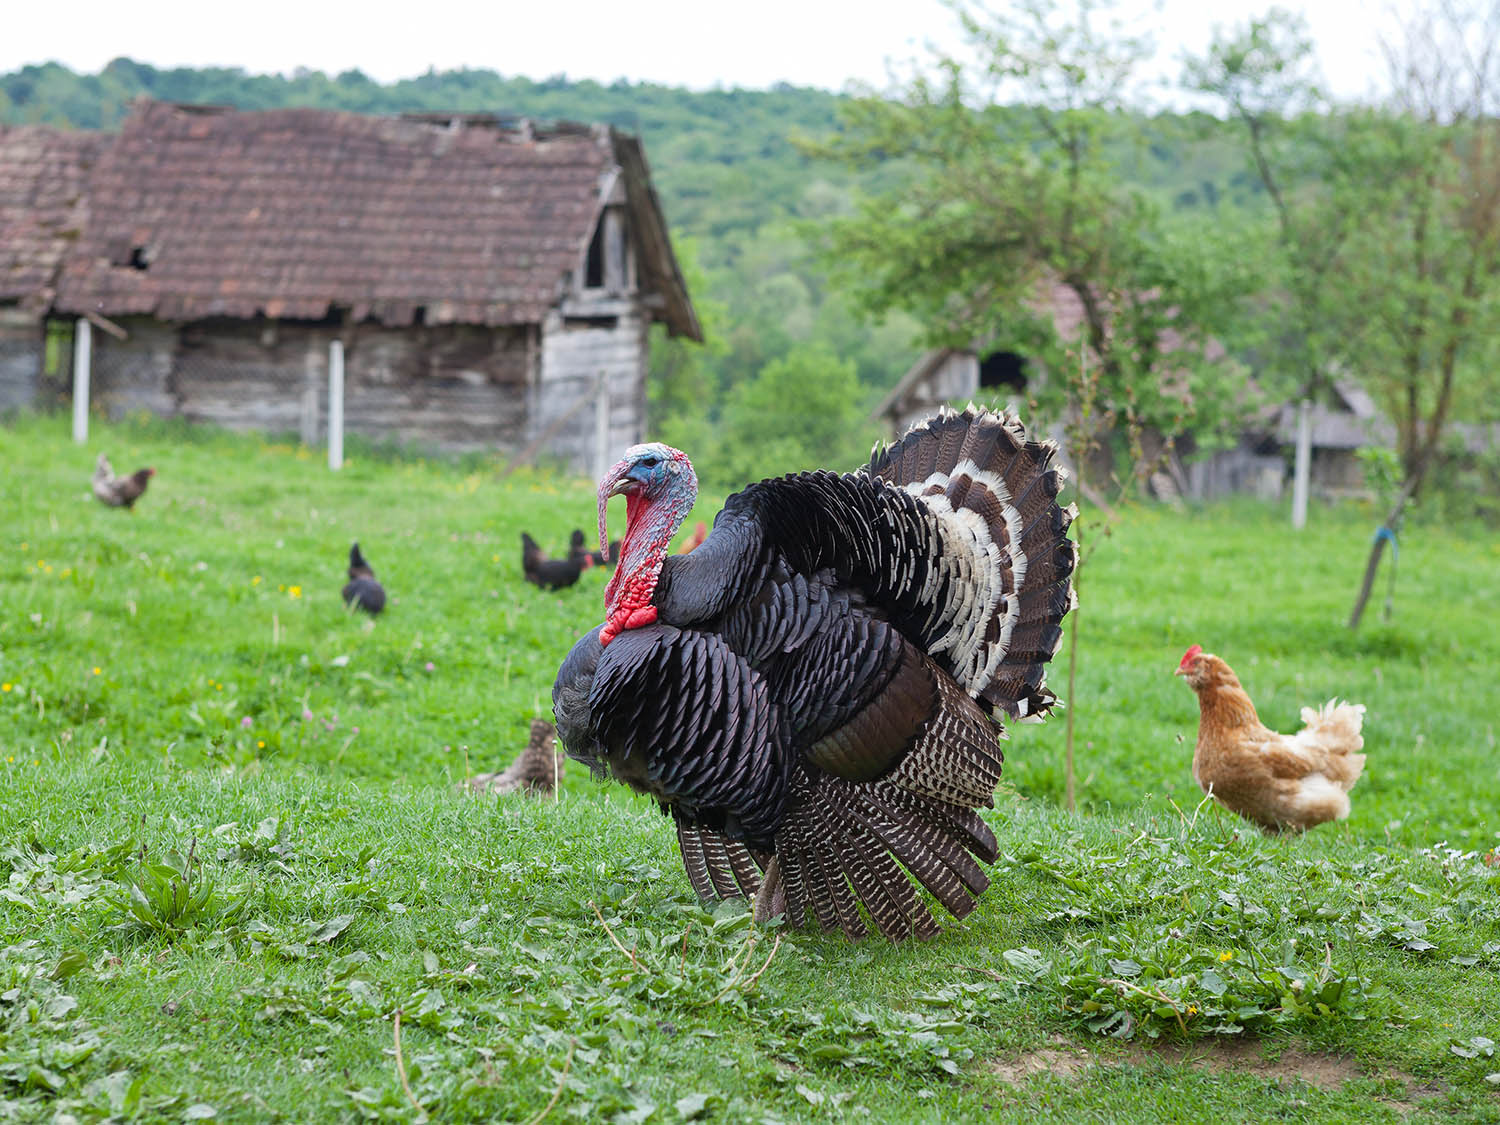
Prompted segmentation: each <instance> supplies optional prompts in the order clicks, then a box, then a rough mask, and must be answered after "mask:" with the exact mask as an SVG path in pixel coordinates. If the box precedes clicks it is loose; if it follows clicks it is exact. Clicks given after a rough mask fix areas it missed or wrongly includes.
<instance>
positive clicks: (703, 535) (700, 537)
mask: <svg viewBox="0 0 1500 1125" xmlns="http://www.w3.org/2000/svg"><path fill="white" fill-rule="evenodd" d="M707 538H708V524H706V523H704V522H703V521H702V520H699V521H698V522H697V523H695V524H693V533H692V534H691V535H689V536H688V537H687V538H686V539H684V540H683V541H682V546H681V547H678V548H677V553H678V554H679V555H691V554H692V553H693V552H694V551H696V550H697V549H698V548H699V547H701V546H703V541H704V540H705V539H707Z"/></svg>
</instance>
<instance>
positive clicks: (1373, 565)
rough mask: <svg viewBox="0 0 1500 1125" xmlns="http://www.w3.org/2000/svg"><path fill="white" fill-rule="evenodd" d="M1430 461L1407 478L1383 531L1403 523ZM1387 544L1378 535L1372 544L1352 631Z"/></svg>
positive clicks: (1383, 525)
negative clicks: (1402, 520) (1405, 511)
mask: <svg viewBox="0 0 1500 1125" xmlns="http://www.w3.org/2000/svg"><path fill="white" fill-rule="evenodd" d="M1429 456H1430V455H1429ZM1428 460H1429V458H1428V457H1424V458H1423V459H1422V461H1421V462H1420V463H1419V464H1418V466H1417V468H1416V471H1414V472H1412V473H1411V474H1409V475H1408V476H1407V478H1406V482H1405V483H1404V484H1403V485H1402V486H1401V494H1400V495H1399V496H1397V497H1396V503H1395V505H1394V506H1393V507H1392V508H1391V511H1390V514H1389V515H1388V516H1386V517H1385V522H1384V523H1383V524H1381V525H1380V527H1381V530H1382V531H1383V530H1385V529H1386V528H1390V529H1392V530H1394V529H1395V528H1396V526H1397V525H1398V524H1399V523H1400V522H1401V513H1402V511H1403V510H1405V508H1406V502H1407V501H1408V500H1410V499H1411V498H1412V496H1413V495H1415V494H1416V491H1417V489H1418V488H1419V487H1420V486H1421V484H1422V477H1423V476H1425V475H1426V472H1427V463H1428ZM1385 543H1386V536H1384V535H1380V534H1377V535H1376V536H1375V542H1374V543H1372V544H1370V557H1369V559H1368V561H1366V563H1365V577H1364V580H1363V581H1362V582H1361V583H1360V584H1359V596H1358V597H1356V598H1355V599H1354V612H1353V613H1351V614H1350V615H1349V628H1351V629H1358V628H1359V620H1360V618H1361V617H1363V616H1364V613H1365V604H1366V603H1367V602H1368V601H1369V600H1370V591H1372V590H1373V589H1374V588H1375V575H1376V573H1377V572H1378V571H1379V570H1380V556H1381V555H1383V554H1385Z"/></svg>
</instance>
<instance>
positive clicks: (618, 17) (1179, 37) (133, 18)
mask: <svg viewBox="0 0 1500 1125" xmlns="http://www.w3.org/2000/svg"><path fill="white" fill-rule="evenodd" d="M1273 2H1275V0H1118V10H1120V11H1121V12H1123V13H1126V14H1128V15H1129V17H1130V18H1129V21H1128V26H1129V27H1130V29H1131V30H1132V31H1140V32H1147V33H1149V34H1151V35H1152V37H1153V38H1154V39H1155V41H1156V43H1157V46H1158V53H1159V57H1160V60H1161V61H1160V62H1159V64H1158V67H1159V73H1161V74H1162V75H1164V76H1167V77H1172V78H1175V77H1176V76H1177V74H1178V72H1179V70H1180V67H1179V65H1178V63H1177V61H1176V60H1177V59H1178V57H1179V56H1180V55H1181V53H1182V52H1183V51H1184V50H1189V51H1198V50H1201V49H1202V47H1203V46H1204V45H1205V44H1206V43H1207V42H1208V39H1209V36H1210V34H1211V32H1212V29H1213V27H1214V25H1215V24H1227V25H1233V24H1238V23H1240V22H1242V21H1243V20H1244V19H1246V18H1247V17H1248V16H1251V15H1257V14H1261V13H1263V12H1264V11H1265V10H1266V9H1268V8H1269V7H1270V6H1271V5H1272V3H1273ZM1418 2H1420V0H1418ZM1001 3H1003V0H991V6H992V7H999V6H1000V4H1001ZM1281 4H1282V6H1283V7H1287V8H1291V9H1293V10H1299V11H1301V12H1303V13H1304V14H1305V15H1306V17H1307V19H1308V21H1309V24H1310V26H1311V29H1312V32H1313V35H1314V37H1315V38H1316V40H1317V43H1318V53H1319V58H1320V61H1321V63H1322V67H1323V72H1324V74H1325V76H1326V79H1327V84H1328V86H1329V88H1330V90H1331V91H1332V92H1333V93H1335V94H1338V95H1343V96H1352V95H1357V94H1362V93H1365V92H1366V91H1367V90H1368V89H1369V88H1370V86H1371V85H1372V83H1373V82H1375V81H1376V80H1378V79H1379V78H1380V77H1382V76H1383V74H1384V68H1383V66H1382V65H1381V63H1380V61H1379V57H1378V52H1377V48H1376V44H1377V37H1376V33H1375V28H1374V23H1375V22H1377V21H1375V20H1373V19H1372V18H1371V17H1370V16H1369V15H1368V14H1367V12H1368V11H1369V9H1370V8H1371V7H1373V5H1371V4H1368V3H1363V2H1361V0H1281ZM3 6H4V7H5V8H7V9H9V10H8V11H6V12H5V15H4V19H3V24H0V71H9V70H13V69H15V68H16V67H18V66H21V65H23V64H26V63H39V62H45V61H51V60H56V61H58V62H61V63H64V64H66V65H68V66H70V67H72V68H73V69H75V70H82V71H97V70H99V69H100V68H101V67H102V66H103V65H104V64H105V63H107V62H108V61H109V60H110V59H112V58H115V57H118V56H121V55H124V56H128V57H130V58H133V59H135V60H137V61H139V62H145V63H150V64H152V65H154V66H158V67H171V66H238V67H243V68H244V69H246V70H248V71H251V72H255V73H266V72H270V73H283V72H289V71H291V70H293V69H295V68H297V67H299V66H303V67H309V68H312V69H316V70H323V71H327V72H328V73H330V74H336V73H338V72H339V71H343V70H348V69H351V68H355V67H357V68H359V69H360V70H363V71H364V72H365V73H366V74H368V75H370V76H371V77H373V78H376V79H378V80H380V81H390V80H392V79H396V78H406V77H412V76H414V75H417V74H420V73H422V72H423V71H425V70H426V69H428V67H436V68H438V69H440V70H442V69H449V68H455V67H463V66H468V67H482V68H487V69H492V70H496V71H499V72H500V73H501V74H504V75H525V76H527V77H530V78H537V79H540V78H547V77H550V76H553V75H557V74H566V75H567V76H568V77H569V78H574V79H578V78H593V79H597V80H599V81H601V82H610V81H613V80H614V79H616V78H622V77H623V78H627V79H630V80H633V81H650V82H657V83H661V84H664V85H672V86H688V87H692V88H695V89H706V88H711V87H715V86H722V87H733V86H743V87H749V88H763V87H766V86H769V85H771V84H772V83H774V82H778V81H786V82H791V83H793V84H795V85H801V86H820V87H824V88H826V89H832V90H839V89H842V88H843V87H844V86H845V85H846V83H847V82H848V81H849V80H850V79H858V80H862V81H864V82H868V83H872V84H874V85H876V86H883V85H884V84H885V79H886V76H887V63H888V61H891V62H896V63H898V64H899V63H901V62H903V61H909V60H912V59H914V58H925V57H926V56H927V53H926V50H925V47H926V45H927V44H928V43H937V44H939V45H942V46H945V47H948V48H950V49H953V48H955V47H956V46H957V44H958V43H959V41H960V40H959V35H958V32H957V26H956V21H955V20H954V17H953V15H952V13H951V12H950V11H949V10H948V9H947V8H946V7H944V6H943V4H942V3H941V2H940V0H760V2H759V3H733V4H730V3H724V2H722V0H720V2H716V0H633V2H632V0H550V2H549V0H489V2H487V3H486V2H472V0H471V2H470V3H463V2H460V0H422V2H420V3H414V4H402V5H399V6H397V5H394V4H382V3H380V2H379V0H364V2H362V3H357V4H356V3H351V2H348V0H296V2H293V0H257V2H252V3H240V4H222V5H220V4H214V3H211V2H208V3H206V2H204V0H135V2H134V3H130V2H125V0H104V2H101V0H72V2H71V3H67V4H64V5H62V6H60V7H58V6H54V5H52V4H45V3H38V2H36V0H12V2H11V3H7V4H4V5H3ZM60 16H61V17H62V18H59V17H60ZM901 69H902V70H903V71H905V70H906V69H907V68H905V67H902V68H901Z"/></svg>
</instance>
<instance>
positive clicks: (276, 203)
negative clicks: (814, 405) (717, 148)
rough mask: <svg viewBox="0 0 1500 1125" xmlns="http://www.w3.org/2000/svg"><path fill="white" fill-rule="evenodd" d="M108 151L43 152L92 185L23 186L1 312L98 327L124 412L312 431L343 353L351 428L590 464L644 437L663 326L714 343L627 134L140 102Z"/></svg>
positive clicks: (116, 402)
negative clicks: (63, 190)
mask: <svg viewBox="0 0 1500 1125" xmlns="http://www.w3.org/2000/svg"><path fill="white" fill-rule="evenodd" d="M35 132H36V134H37V136H39V137H42V138H44V139H46V135H47V133H48V132H49V131H45V130H38V131H35ZM78 136H79V135H77V134H75V135H73V137H74V138H77V137H78ZM85 136H87V135H85ZM92 136H93V138H94V139H92V140H91V141H86V142H78V141H77V140H72V141H70V140H65V139H63V138H65V137H67V135H66V134H55V133H54V134H51V138H50V139H46V143H47V144H51V145H55V146H60V148H59V152H60V153H61V155H54V156H52V157H51V159H52V162H53V163H54V164H57V163H58V162H63V163H66V162H67V161H66V157H67V152H68V151H76V153H77V154H78V158H77V159H76V160H75V161H74V162H73V165H72V166H71V171H70V172H69V175H71V176H72V181H66V177H64V179H63V180H62V181H59V180H57V179H55V178H54V179H53V180H52V182H75V183H77V184H79V185H81V191H77V192H74V193H73V194H74V196H76V197H77V198H75V199H74V200H73V201H72V202H71V203H70V202H69V201H68V199H67V198H65V197H64V196H55V197H54V195H53V194H52V193H51V192H50V191H48V190H43V191H40V192H38V191H33V192H32V195H33V197H34V200H33V202H34V204H35V206H34V207H33V208H32V211H33V212H34V214H33V215H32V217H31V219H30V224H31V225H30V227H29V228H28V229H30V230H32V231H33V235H32V237H31V239H30V241H29V242H28V243H26V244H24V245H23V244H19V243H18V244H17V245H18V246H20V249H19V250H18V251H12V250H11V249H10V246H9V242H10V240H9V238H7V251H6V252H7V254H8V255H9V256H10V257H11V258H12V259H14V258H16V257H17V256H19V257H20V258H21V259H23V261H21V262H17V261H9V262H6V261H0V278H4V277H5V273H4V268H3V267H5V266H7V265H8V266H9V267H10V270H11V274H12V275H13V279H12V280H11V281H10V282H4V281H0V303H9V304H10V305H12V306H13V308H12V311H11V313H10V323H11V328H10V329H9V331H10V333H11V335H12V336H16V335H17V334H18V333H20V334H24V322H25V321H26V319H27V318H28V317H33V318H34V317H35V316H36V315H37V314H38V312H44V313H45V314H47V315H49V316H51V317H52V318H54V319H58V318H66V319H69V320H71V319H72V318H81V319H83V320H84V321H85V322H86V323H89V324H90V325H91V326H92V331H90V335H91V337H92V356H91V367H92V384H93V385H92V393H91V398H92V401H93V403H94V404H95V407H96V408H103V409H104V410H106V411H108V412H109V413H111V414H115V415H118V414H122V413H126V412H129V411H132V410H136V409H145V410H148V411H151V412H153V413H156V414H160V415H166V416H179V417H184V418H187V419H190V420H192V421H198V422H210V423H214V424H217V425H222V426H228V427H232V428H255V429H262V430H267V431H272V432H278V431H291V432H296V433H299V434H301V436H302V437H303V439H304V440H308V441H313V440H319V439H320V438H321V437H322V435H324V434H325V433H326V427H327V402H328V396H327V393H326V392H327V387H328V382H329V375H330V365H333V366H335V367H336V366H338V365H339V364H340V363H341V364H342V368H343V385H344V396H345V399H344V411H345V427H346V429H347V430H348V431H349V432H352V433H357V434H362V435H365V436H367V437H369V438H372V439H377V440H386V439H388V440H392V441H396V442H401V443H407V444H417V445H422V446H428V447H435V448H441V449H447V450H499V451H503V452H508V453H511V454H515V453H519V452H522V451H525V452H527V453H528V454H530V453H536V452H540V453H542V454H543V455H551V456H555V457H557V458H560V459H562V460H564V461H566V462H568V463H570V464H571V465H572V466H573V467H574V468H577V469H581V470H588V469H590V468H592V467H593V466H594V465H595V464H596V463H597V460H598V459H599V458H600V457H601V456H604V455H609V454H612V453H615V452H618V451H619V450H620V449H623V448H624V447H625V446H626V445H629V444H630V443H632V442H634V441H638V440H640V439H641V437H642V435H643V433H644V430H645V425H646V417H645V411H646V374H647V350H648V332H649V330H650V327H651V325H652V324H653V323H656V322H660V323H662V324H664V325H665V327H666V330H667V331H668V332H670V333H671V334H673V335H678V336H685V337H688V338H690V339H694V340H697V339H701V334H700V330H699V326H698V322H697V319H696V316H695V314H694V311H693V307H692V303H691V300H690V298H689V295H688V292H687V289H686V286H685V285H684V283H683V279H682V274H681V271H680V269H679V268H678V265H677V262H676V259H675V257H674V255H673V252H672V246H671V242H670V239H669V237H668V233H667V226H666V221H665V219H664V217H663V215H662V211H661V207H660V203H659V201H658V199H657V196H656V193H655V191H654V189H653V187H652V184H651V179H650V172H649V170H648V167H647V164H646V159H645V154H644V152H643V150H642V147H641V144H640V142H639V141H638V140H637V139H636V138H634V137H631V136H627V135H624V134H622V133H619V132H616V131H615V130H613V129H610V128H607V127H595V126H579V125H569V124H558V125H553V126H549V127H545V128H544V127H541V126H539V125H535V124H533V123H531V122H529V121H526V120H519V119H501V118H496V117H493V116H480V115H423V116H420V117H417V116H408V117H398V118H393V117H366V116H360V115H356V114H352V113H340V112H331V111H324V110H310V109H288V110H271V111H264V112H239V111H235V110H231V109H224V108H218V107H204V106H188V105H176V104H167V103H160V102H145V103H141V104H139V105H138V106H137V107H136V108H135V109H134V111H133V112H132V114H131V116H130V117H129V118H128V119H127V121H126V122H125V124H124V126H123V127H122V129H121V131H120V133H119V134H118V135H115V136H113V137H109V138H100V137H99V135H97V134H95V135H92ZM4 141H5V138H0V145H3V144H4ZM31 143H32V144H33V146H35V145H37V144H41V143H42V141H39V140H36V139H35V138H33V139H32V141H31ZM69 144H73V146H74V148H73V149H68V148H67V146H68V145H69ZM0 152H3V149H0ZM37 163H38V161H37V160H33V161H32V162H31V165H32V166H35V165H36V164H37ZM4 190H5V189H4V182H3V181H0V205H4V204H6V203H11V204H12V211H16V210H17V208H16V207H15V206H14V204H15V200H14V199H7V198H6V196H5V195H4ZM20 194H21V193H20V192H19V191H18V190H12V192H11V195H12V196H18V195H20ZM19 211H20V213H21V214H23V215H24V214H25V213H26V212H27V208H26V207H25V206H21V207H20V208H19ZM13 219H15V216H14V215H10V214H9V213H7V220H6V221H7V223H8V224H9V223H10V222H11V221H12V220H13ZM69 223H71V224H72V228H71V229H69V230H67V231H65V232H64V235H62V236H58V231H59V230H60V229H62V228H63V227H65V226H67V224H69ZM7 230H9V226H7ZM3 315H4V314H0V316H3ZM18 325H21V326H23V327H21V328H18V327H17V326H18ZM13 350H14V349H13ZM45 351H46V350H45V349H40V350H39V352H38V355H39V357H40V360H41V362H42V363H43V364H45V363H46V362H47V356H46V354H45ZM34 366H35V365H34ZM12 383H13V384H14V385H15V386H19V387H22V388H23V389H24V380H22V379H20V378H19V377H17V376H15V374H14V373H13V378H12ZM12 397H13V398H14V397H17V392H15V391H14V390H13V391H12Z"/></svg>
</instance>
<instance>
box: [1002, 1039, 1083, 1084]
mask: <svg viewBox="0 0 1500 1125" xmlns="http://www.w3.org/2000/svg"><path fill="white" fill-rule="evenodd" d="M1047 1042H1048V1044H1049V1045H1048V1046H1046V1047H1039V1048H1038V1049H1037V1050H1035V1051H1024V1052H1022V1053H1021V1054H1019V1055H1017V1056H1016V1057H1015V1058H1008V1059H992V1060H991V1061H990V1063H989V1065H988V1067H987V1068H986V1069H988V1070H989V1072H990V1073H991V1074H993V1075H994V1076H995V1077H996V1078H998V1079H1000V1081H1002V1082H1005V1083H1008V1084H1010V1085H1012V1086H1019V1085H1020V1084H1021V1083H1022V1082H1025V1081H1026V1079H1028V1078H1030V1077H1032V1076H1033V1075H1036V1074H1051V1075H1053V1076H1054V1077H1057V1078H1061V1079H1062V1080H1063V1081H1067V1080H1068V1079H1070V1078H1074V1077H1076V1076H1077V1075H1079V1074H1081V1073H1082V1072H1083V1071H1084V1070H1087V1069H1088V1068H1089V1067H1091V1066H1094V1065H1095V1064H1096V1063H1097V1062H1098V1061H1099V1060H1098V1059H1097V1058H1096V1057H1095V1056H1094V1055H1092V1054H1090V1053H1089V1052H1088V1051H1085V1050H1082V1049H1081V1048H1078V1047H1073V1046H1070V1045H1069V1044H1068V1041H1067V1040H1066V1039H1064V1038H1063V1037H1062V1036H1060V1035H1054V1036H1053V1037H1052V1038H1051V1039H1049V1040H1048V1041H1047Z"/></svg>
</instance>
